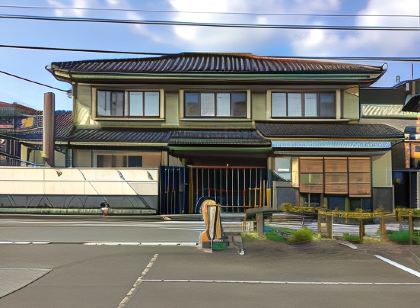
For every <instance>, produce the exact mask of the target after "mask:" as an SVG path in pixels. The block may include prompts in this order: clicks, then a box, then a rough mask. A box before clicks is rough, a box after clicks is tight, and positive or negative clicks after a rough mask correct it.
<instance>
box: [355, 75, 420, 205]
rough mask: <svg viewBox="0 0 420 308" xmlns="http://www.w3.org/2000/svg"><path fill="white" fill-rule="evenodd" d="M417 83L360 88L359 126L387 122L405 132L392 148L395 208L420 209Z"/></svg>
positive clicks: (419, 119)
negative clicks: (402, 140)
mask: <svg viewBox="0 0 420 308" xmlns="http://www.w3.org/2000/svg"><path fill="white" fill-rule="evenodd" d="M419 93H420V80H419V79H417V80H407V81H403V82H400V83H398V84H396V85H395V86H393V87H389V88H375V87H369V88H362V89H361V90H360V103H361V107H362V113H361V123H365V124H366V123H370V124H372V123H387V124H388V125H390V126H393V127H395V128H397V129H399V130H401V131H403V132H404V142H401V143H399V144H397V145H396V146H394V147H393V149H392V171H393V184H394V198H395V199H394V203H395V207H407V208H420V164H419V162H420V160H419V158H420V143H419V142H420V113H419V112H420V105H419V102H418V101H419V97H420V94H419Z"/></svg>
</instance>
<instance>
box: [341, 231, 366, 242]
mask: <svg viewBox="0 0 420 308" xmlns="http://www.w3.org/2000/svg"><path fill="white" fill-rule="evenodd" d="M343 239H344V240H345V241H349V242H350V243H355V244H360V243H361V242H362V240H361V239H360V237H359V236H358V235H355V234H349V233H344V234H343Z"/></svg>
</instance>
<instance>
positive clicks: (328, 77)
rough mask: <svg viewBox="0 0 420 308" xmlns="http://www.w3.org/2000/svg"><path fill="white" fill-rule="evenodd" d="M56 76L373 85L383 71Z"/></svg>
mask: <svg viewBox="0 0 420 308" xmlns="http://www.w3.org/2000/svg"><path fill="white" fill-rule="evenodd" d="M50 71H51V73H52V74H53V75H54V76H55V78H56V79H58V80H61V81H67V82H72V81H74V82H78V81H79V82H87V81H90V82H95V81H97V82H100V81H108V82H115V83H117V82H119V83H121V82H128V81H140V80H141V81H143V82H159V83H176V82H179V81H182V82H185V81H187V82H212V83H213V82H234V83H278V82H285V83H335V84H364V85H366V84H371V83H373V82H375V81H376V80H377V79H378V78H379V77H381V76H382V74H383V72H382V73H378V74H368V73H357V74H339V73H333V74H331V73H327V72H326V73H316V74H313V73H312V74H305V73H277V74H268V73H267V74H238V73H236V74H233V73H223V74H221V73H208V74H202V73H194V74H192V73H185V74H166V73H165V74H163V73H160V74H153V73H136V74H129V73H125V74H122V73H112V72H111V73H80V72H74V73H73V72H70V71H64V70H54V69H51V70H50Z"/></svg>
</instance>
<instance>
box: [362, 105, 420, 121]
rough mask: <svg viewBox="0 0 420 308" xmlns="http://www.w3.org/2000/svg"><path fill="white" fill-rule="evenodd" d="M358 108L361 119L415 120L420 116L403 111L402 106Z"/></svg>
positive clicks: (363, 106) (366, 106) (416, 113)
mask: <svg viewBox="0 0 420 308" xmlns="http://www.w3.org/2000/svg"><path fill="white" fill-rule="evenodd" d="M360 106H361V116H362V118H385V119H417V118H418V117H419V116H420V114H419V113H418V112H410V111H403V105H389V104H384V105H380V104H362V105H360ZM419 112H420V111H419Z"/></svg>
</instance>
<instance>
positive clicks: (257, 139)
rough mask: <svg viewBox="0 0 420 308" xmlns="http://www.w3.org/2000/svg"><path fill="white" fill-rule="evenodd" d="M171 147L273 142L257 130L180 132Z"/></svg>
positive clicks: (174, 136) (268, 144)
mask: <svg viewBox="0 0 420 308" xmlns="http://www.w3.org/2000/svg"><path fill="white" fill-rule="evenodd" d="M169 145H198V146H199V145H267V146H270V145H271V142H270V141H269V140H267V139H264V138H263V137H261V136H260V135H259V134H258V133H257V132H256V131H255V130H239V129H237V130H179V131H174V132H173V134H172V137H171V139H170V140H169Z"/></svg>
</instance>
